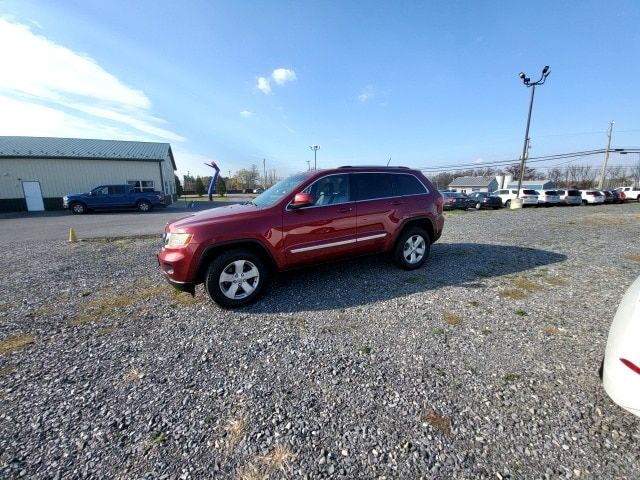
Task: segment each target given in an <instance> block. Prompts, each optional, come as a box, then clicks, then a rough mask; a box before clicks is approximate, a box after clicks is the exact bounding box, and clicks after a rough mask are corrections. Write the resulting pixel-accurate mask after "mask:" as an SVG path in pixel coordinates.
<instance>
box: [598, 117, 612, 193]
mask: <svg viewBox="0 0 640 480" xmlns="http://www.w3.org/2000/svg"><path fill="white" fill-rule="evenodd" d="M614 123H616V122H614V121H613V120H611V121H610V122H609V131H608V132H607V136H608V137H609V140H607V148H606V150H605V151H604V163H603V164H602V172H600V181H599V182H598V189H601V188H602V187H604V176H605V175H606V173H607V162H608V161H609V149H610V148H611V131H612V130H613V124H614Z"/></svg>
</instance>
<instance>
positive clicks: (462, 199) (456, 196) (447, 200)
mask: <svg viewBox="0 0 640 480" xmlns="http://www.w3.org/2000/svg"><path fill="white" fill-rule="evenodd" d="M440 195H442V198H443V199H444V208H445V210H466V209H467V208H469V205H468V203H467V197H466V195H464V194H463V193H460V192H440Z"/></svg>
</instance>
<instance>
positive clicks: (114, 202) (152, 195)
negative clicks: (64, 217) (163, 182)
mask: <svg viewBox="0 0 640 480" xmlns="http://www.w3.org/2000/svg"><path fill="white" fill-rule="evenodd" d="M146 190H147V189H146V188H136V187H133V186H131V185H100V186H99V187H96V188H94V189H93V190H91V191H89V192H87V193H70V194H68V195H65V196H64V197H62V206H63V207H64V208H68V209H69V210H70V211H71V213H76V214H81V213H87V211H88V210H122V209H127V208H136V209H138V210H140V211H141V212H148V211H149V210H151V209H152V208H153V207H164V206H165V199H164V194H163V193H162V192H156V191H153V190H152V191H146Z"/></svg>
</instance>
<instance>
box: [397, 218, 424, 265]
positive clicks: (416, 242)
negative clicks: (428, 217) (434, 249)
mask: <svg viewBox="0 0 640 480" xmlns="http://www.w3.org/2000/svg"><path fill="white" fill-rule="evenodd" d="M430 250H431V240H430V239H429V235H427V232H425V231H424V230H423V229H422V228H418V227H412V228H408V229H407V230H405V231H404V232H403V233H402V235H400V238H398V242H397V243H396V249H395V252H394V260H395V262H396V264H397V265H398V266H399V267H401V268H404V269H405V270H414V269H416V268H420V267H421V266H422V265H423V264H424V262H425V261H426V260H427V257H428V256H429V252H430Z"/></svg>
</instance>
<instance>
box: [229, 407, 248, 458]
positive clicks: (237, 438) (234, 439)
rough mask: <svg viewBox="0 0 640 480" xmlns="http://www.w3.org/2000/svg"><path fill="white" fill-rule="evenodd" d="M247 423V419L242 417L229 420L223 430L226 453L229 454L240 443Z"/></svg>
mask: <svg viewBox="0 0 640 480" xmlns="http://www.w3.org/2000/svg"><path fill="white" fill-rule="evenodd" d="M247 423H248V421H247V417H246V416H244V415H240V416H238V417H236V418H230V419H229V420H228V421H227V425H226V426H225V428H224V430H225V432H226V434H227V436H226V439H227V440H226V447H225V449H226V451H227V453H231V452H232V451H233V450H234V449H235V448H236V447H237V446H238V444H239V443H240V442H241V441H242V439H243V438H244V435H245V430H246V428H247Z"/></svg>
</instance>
